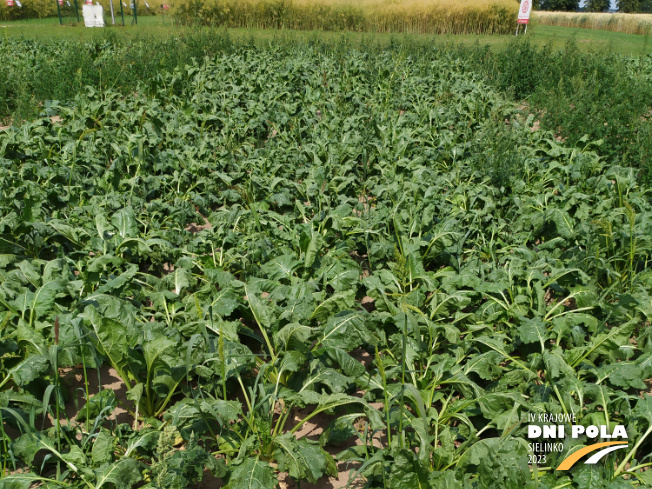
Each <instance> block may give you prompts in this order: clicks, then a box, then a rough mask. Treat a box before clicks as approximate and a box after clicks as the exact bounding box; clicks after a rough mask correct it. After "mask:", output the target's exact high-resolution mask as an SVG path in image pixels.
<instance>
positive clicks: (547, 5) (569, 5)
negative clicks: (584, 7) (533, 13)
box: [541, 0, 580, 12]
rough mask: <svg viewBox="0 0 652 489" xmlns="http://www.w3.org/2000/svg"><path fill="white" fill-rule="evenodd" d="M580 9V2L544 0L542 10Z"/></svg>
mask: <svg viewBox="0 0 652 489" xmlns="http://www.w3.org/2000/svg"><path fill="white" fill-rule="evenodd" d="M579 8H580V2H579V0H543V1H542V2H541V10H565V11H571V12H572V11H574V10H578V9H579Z"/></svg>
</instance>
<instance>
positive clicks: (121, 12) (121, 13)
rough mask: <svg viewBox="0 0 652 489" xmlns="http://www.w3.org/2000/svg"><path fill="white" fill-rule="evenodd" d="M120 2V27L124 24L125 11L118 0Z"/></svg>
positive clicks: (120, 0)
mask: <svg viewBox="0 0 652 489" xmlns="http://www.w3.org/2000/svg"><path fill="white" fill-rule="evenodd" d="M118 2H120V15H121V16H122V27H124V26H125V11H124V9H123V8H122V0H118Z"/></svg>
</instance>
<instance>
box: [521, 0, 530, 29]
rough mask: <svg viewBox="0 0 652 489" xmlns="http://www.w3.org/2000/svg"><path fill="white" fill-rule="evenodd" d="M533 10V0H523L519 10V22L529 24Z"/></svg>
mask: <svg viewBox="0 0 652 489" xmlns="http://www.w3.org/2000/svg"><path fill="white" fill-rule="evenodd" d="M531 11H532V0H521V6H520V8H519V10H518V23H519V24H527V23H528V22H530V12H531Z"/></svg>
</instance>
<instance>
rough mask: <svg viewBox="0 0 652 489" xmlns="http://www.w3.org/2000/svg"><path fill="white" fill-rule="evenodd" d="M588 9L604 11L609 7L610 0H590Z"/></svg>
mask: <svg viewBox="0 0 652 489" xmlns="http://www.w3.org/2000/svg"><path fill="white" fill-rule="evenodd" d="M586 9H587V10H588V11H589V12H604V11H606V10H607V9H609V0H589V1H588V2H587V4H586Z"/></svg>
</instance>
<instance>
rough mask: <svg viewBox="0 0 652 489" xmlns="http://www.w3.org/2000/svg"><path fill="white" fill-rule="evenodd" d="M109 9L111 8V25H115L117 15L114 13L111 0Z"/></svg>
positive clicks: (111, 0) (110, 0)
mask: <svg viewBox="0 0 652 489" xmlns="http://www.w3.org/2000/svg"><path fill="white" fill-rule="evenodd" d="M109 7H111V23H112V25H115V13H113V0H109Z"/></svg>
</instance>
